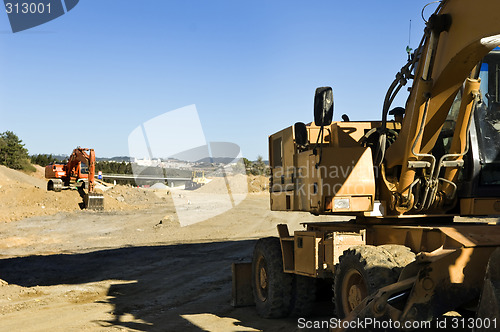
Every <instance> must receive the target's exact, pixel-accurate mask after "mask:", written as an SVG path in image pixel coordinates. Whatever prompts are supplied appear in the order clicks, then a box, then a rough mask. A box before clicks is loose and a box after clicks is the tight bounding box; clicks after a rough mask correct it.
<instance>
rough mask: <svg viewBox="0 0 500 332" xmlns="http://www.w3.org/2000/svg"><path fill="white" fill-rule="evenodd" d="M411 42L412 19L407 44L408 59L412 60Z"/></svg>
mask: <svg viewBox="0 0 500 332" xmlns="http://www.w3.org/2000/svg"><path fill="white" fill-rule="evenodd" d="M410 44H411V20H410V28H409V29H408V46H406V53H408V61H410V60H411V51H413V49H412V48H411V47H410Z"/></svg>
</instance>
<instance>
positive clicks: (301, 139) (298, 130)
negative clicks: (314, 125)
mask: <svg viewBox="0 0 500 332" xmlns="http://www.w3.org/2000/svg"><path fill="white" fill-rule="evenodd" d="M293 128H294V132H295V143H296V144H297V145H299V146H306V145H307V143H308V142H309V137H307V136H308V135H307V126H306V125H305V124H304V123H303V122H297V123H296V124H295V125H294V126H293Z"/></svg>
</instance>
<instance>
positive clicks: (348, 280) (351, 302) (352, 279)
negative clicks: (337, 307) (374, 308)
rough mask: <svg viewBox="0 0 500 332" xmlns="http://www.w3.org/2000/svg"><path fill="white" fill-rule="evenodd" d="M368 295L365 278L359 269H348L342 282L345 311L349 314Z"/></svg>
mask: <svg viewBox="0 0 500 332" xmlns="http://www.w3.org/2000/svg"><path fill="white" fill-rule="evenodd" d="M367 295H368V291H367V287H366V283H365V280H364V278H363V276H362V275H361V273H360V272H359V271H358V270H355V269H352V270H350V271H348V272H347V273H346V275H345V277H344V280H343V283H342V304H343V307H344V313H346V314H349V313H350V312H351V311H353V310H354V308H356V307H357V306H358V305H359V304H360V303H361V302H362V301H363V300H364V299H365V297H366V296H367Z"/></svg>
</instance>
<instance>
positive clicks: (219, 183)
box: [196, 174, 269, 194]
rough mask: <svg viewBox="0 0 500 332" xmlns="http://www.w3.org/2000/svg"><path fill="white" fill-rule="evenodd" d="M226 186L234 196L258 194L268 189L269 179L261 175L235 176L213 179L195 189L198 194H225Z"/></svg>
mask: <svg viewBox="0 0 500 332" xmlns="http://www.w3.org/2000/svg"><path fill="white" fill-rule="evenodd" d="M228 186H229V187H230V188H231V191H232V192H233V193H236V194H244V193H247V192H248V193H258V192H263V191H267V189H268V187H269V178H267V177H266V176H263V175H248V176H245V175H243V174H237V175H233V176H228V177H225V178H223V177H218V178H213V179H212V180H211V181H210V182H209V183H207V184H206V185H204V186H202V187H201V188H199V189H197V190H196V192H200V193H213V194H225V193H227V188H228Z"/></svg>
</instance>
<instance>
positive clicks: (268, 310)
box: [252, 237, 293, 318]
mask: <svg viewBox="0 0 500 332" xmlns="http://www.w3.org/2000/svg"><path fill="white" fill-rule="evenodd" d="M292 283H293V275H292V274H287V273H284V272H283V259H282V255H281V244H280V240H279V239H278V238H276V237H267V238H263V239H260V240H258V241H257V243H256V245H255V249H254V252H253V260H252V288H253V294H254V298H255V305H256V308H257V313H258V314H259V316H261V317H264V318H283V317H286V316H288V315H289V313H290V310H291V300H292Z"/></svg>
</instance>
